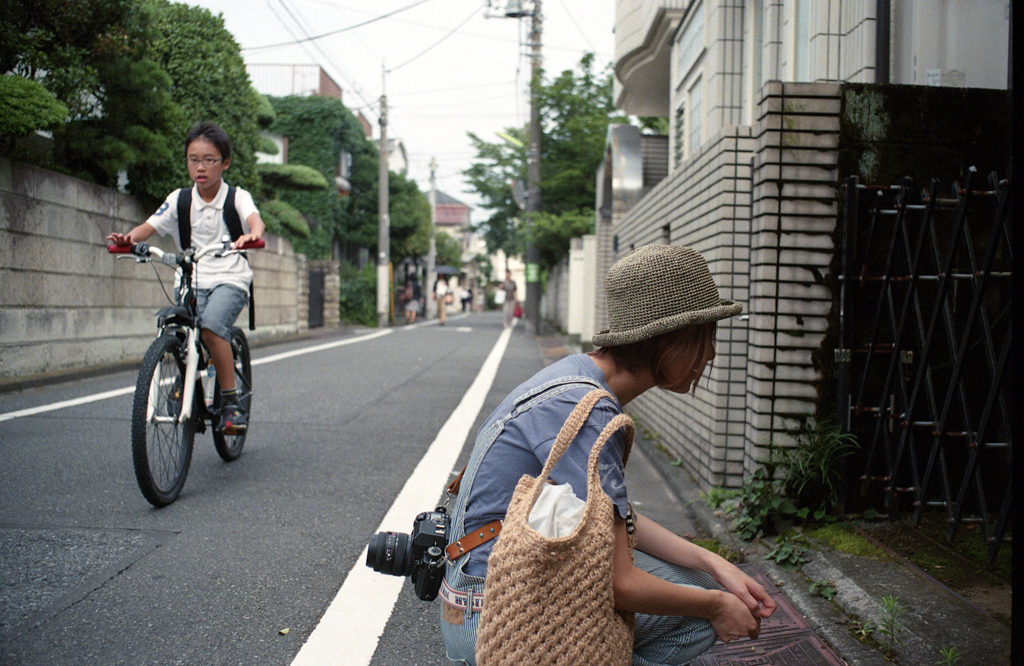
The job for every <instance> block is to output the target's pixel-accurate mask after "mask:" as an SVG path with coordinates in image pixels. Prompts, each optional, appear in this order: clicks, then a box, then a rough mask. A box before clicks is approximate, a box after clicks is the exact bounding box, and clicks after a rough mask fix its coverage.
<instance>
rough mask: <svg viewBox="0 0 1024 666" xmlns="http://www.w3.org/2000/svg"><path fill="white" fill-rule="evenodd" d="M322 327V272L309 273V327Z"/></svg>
mask: <svg viewBox="0 0 1024 666" xmlns="http://www.w3.org/2000/svg"><path fill="white" fill-rule="evenodd" d="M323 325H324V272H323V271H322V270H317V271H310V272H309V327H310V328H320V327H321V326H323Z"/></svg>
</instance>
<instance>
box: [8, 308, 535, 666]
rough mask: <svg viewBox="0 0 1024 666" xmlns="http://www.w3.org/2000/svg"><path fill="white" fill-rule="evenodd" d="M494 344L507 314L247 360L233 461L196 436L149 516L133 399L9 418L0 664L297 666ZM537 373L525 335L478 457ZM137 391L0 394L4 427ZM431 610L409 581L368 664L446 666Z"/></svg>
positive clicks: (96, 388)
mask: <svg viewBox="0 0 1024 666" xmlns="http://www.w3.org/2000/svg"><path fill="white" fill-rule="evenodd" d="M501 331H502V327H501V320H500V315H498V314H484V315H469V316H467V317H465V318H463V317H461V316H455V317H450V318H449V319H448V324H447V325H446V326H444V327H439V326H437V325H436V322H429V323H428V324H425V325H417V326H415V327H407V328H406V327H399V328H395V329H391V330H390V332H389V333H388V334H386V335H383V336H379V337H374V338H372V339H362V338H363V336H365V335H366V334H368V333H373V332H374V331H372V330H370V331H361V332H350V333H347V334H345V336H343V337H334V338H331V337H328V338H318V339H315V340H313V339H310V340H304V341H301V342H292V343H288V344H278V345H270V346H265V347H261V348H258V349H255V350H254V354H253V357H254V361H255V362H256V363H257V364H258V365H256V367H254V370H253V373H254V386H255V392H256V394H255V399H254V407H253V414H252V427H251V430H250V434H249V437H248V440H247V442H246V445H245V450H244V452H243V454H242V456H241V458H239V459H238V460H236V461H234V462H232V463H224V462H223V461H221V459H220V458H219V457H218V456H217V454H216V452H215V451H214V449H213V445H212V439H211V438H210V435H209V434H205V435H201V436H198V437H197V441H196V449H195V453H194V456H193V460H192V466H191V471H190V473H189V477H188V480H187V481H186V484H185V487H184V490H183V491H182V494H181V497H180V498H179V499H178V501H177V502H176V503H174V504H173V505H171V506H168V507H166V508H163V509H159V510H156V509H153V508H152V507H151V506H150V505H149V504H148V503H147V502H146V501H145V500H144V499H143V497H142V495H141V494H140V493H139V490H138V488H137V486H136V482H135V477H134V473H133V471H132V465H131V454H130V443H129V429H130V405H131V393H130V392H127V393H124V394H122V395H119V396H116V397H110V398H106V399H102V400H98V401H94V402H88V403H85V404H80V405H76V406H70V407H65V408H61V409H56V410H52V411H47V412H43V413H39V414H34V415H28V416H22V417H19V418H13V419H7V420H0V460H2V461H3V464H2V465H0V664H17V665H19V666H21V665H26V666H28V665H34V664H45V665H47V666H58V665H60V666H63V665H74V664H89V665H91V664H104V665H108V664H131V665H133V666H134V665H143V664H159V665H161V666H165V665H170V664H187V665H192V664H225V665H227V664H240V665H246V666H250V665H253V664H274V665H287V664H291V663H292V661H293V660H294V658H295V656H296V655H297V654H298V653H299V650H300V649H301V648H302V646H303V644H304V643H305V642H306V641H307V639H308V637H309V636H310V634H311V633H312V632H313V631H314V629H315V628H316V626H317V624H318V623H319V622H320V620H321V618H322V616H323V615H324V612H325V610H326V609H327V607H328V605H329V604H330V603H331V601H332V600H333V599H334V597H335V595H336V594H337V593H338V590H339V589H340V588H341V586H342V584H343V582H344V579H345V577H346V574H347V573H348V572H349V570H351V569H352V568H353V567H354V566H355V565H356V564H357V561H358V560H359V556H360V554H361V552H362V549H363V548H364V547H365V546H366V544H367V540H368V538H369V536H370V535H371V534H373V533H374V532H375V531H376V529H377V527H378V526H379V525H380V522H381V520H382V518H383V517H384V515H385V514H386V513H387V512H388V509H389V507H390V506H391V505H392V503H393V502H394V500H395V498H396V497H397V496H398V495H399V493H400V492H401V490H402V488H403V485H404V484H405V481H406V479H407V478H408V477H409V476H410V474H411V473H412V472H413V470H414V468H415V467H416V465H417V463H418V462H419V461H420V459H421V458H422V457H423V455H424V453H425V452H426V451H427V449H428V447H430V445H431V443H432V442H433V441H434V439H435V437H437V434H438V431H439V429H440V428H441V426H442V425H443V424H444V423H445V422H446V420H447V419H448V417H449V416H450V415H451V413H452V412H453V410H454V409H455V408H456V406H457V405H458V404H459V402H460V401H461V400H462V398H463V395H464V394H465V393H466V391H467V389H468V388H469V386H470V384H471V383H472V382H473V380H474V378H475V377H476V375H477V373H478V372H479V371H480V368H481V365H482V364H483V363H484V360H485V358H486V357H487V355H488V354H489V353H490V352H491V350H492V348H493V347H494V346H495V343H496V341H497V340H498V338H499V335H500V334H501ZM348 339H351V340H354V341H353V342H351V343H350V344H345V345H341V346H334V347H330V348H326V349H319V350H318V351H313V352H310V353H305V354H301V355H296V356H294V357H290V358H287V359H278V360H271V361H269V362H263V363H260V362H261V360H264V361H266V360H267V359H271V358H272V357H277V356H280V355H281V354H282V353H284V352H288V351H293V350H303V349H307V350H308V349H310V348H314V347H323V346H325V345H326V344H328V343H332V342H339V341H341V340H348ZM542 365H543V358H542V355H541V354H540V353H539V352H538V349H537V346H536V344H535V343H534V339H533V338H532V337H531V336H530V335H528V334H527V332H526V331H525V330H524V328H523V327H517V329H516V330H514V331H513V334H512V336H511V340H510V342H509V345H508V347H507V349H506V351H505V353H504V356H503V358H502V360H501V364H500V366H499V369H498V372H497V375H496V378H495V380H494V382H493V384H492V386H491V388H490V390H489V391H488V393H487V397H486V399H485V401H484V404H483V407H482V408H481V409H480V412H479V414H477V416H476V423H475V424H474V425H473V427H472V429H471V430H470V435H469V439H470V440H472V438H473V436H474V435H475V433H476V430H477V428H478V426H479V422H480V420H481V419H483V418H484V417H485V416H486V415H487V414H489V413H490V411H491V410H492V409H493V408H494V407H495V406H496V405H497V403H498V402H499V401H500V399H501V398H503V397H504V395H505V394H506V393H508V392H509V391H510V390H511V389H512V388H514V387H515V386H516V385H517V384H519V383H520V382H521V381H523V380H525V379H526V378H528V377H529V376H530V375H531V374H533V373H534V372H536V371H537V370H538V369H540V367H542ZM134 383H135V377H134V373H118V374H112V375H106V376H102V377H97V378H92V379H88V380H81V381H75V382H68V383H63V384H56V385H51V386H46V387H42V388H37V389H32V390H27V391H23V392H20V393H11V394H2V395H0V419H3V415H4V414H10V413H12V412H16V411H18V410H23V409H28V408H32V407H38V406H43V405H50V404H53V403H58V402H61V401H65V400H72V399H75V398H81V397H86V396H92V395H96V394H101V393H104V392H108V391H113V390H116V389H122V388H127V387H130V386H133V385H134ZM467 456H468V447H465V448H464V449H463V451H462V453H461V455H460V456H459V460H458V462H457V464H456V465H455V466H454V467H455V468H461V465H462V463H463V462H464V460H465V458H466V457H467ZM447 481H448V478H438V479H437V483H436V487H437V495H436V496H432V497H431V496H426V497H423V498H422V508H421V510H428V509H431V508H433V506H434V504H435V503H436V502H437V500H438V498H439V497H440V494H441V491H442V489H443V487H444V485H445V484H446V483H447ZM413 518H414V515H409V518H408V524H407V525H406V526H405V527H404V528H403V529H404V530H405V531H409V530H410V529H411V528H412V521H413ZM381 603H385V602H384V601H382V602H381ZM386 603H388V604H390V603H392V601H390V600H388V601H386ZM355 610H356V612H359V611H360V610H361V609H355ZM437 612H438V611H437V606H436V602H435V603H426V602H422V601H420V600H419V599H417V598H416V597H415V596H414V595H413V593H412V589H411V586H409V585H408V583H406V587H405V588H404V589H403V590H402V592H401V594H400V595H399V597H398V601H397V604H396V605H395V607H394V611H393V613H392V615H391V617H390V620H389V621H388V623H387V626H386V628H385V629H384V632H383V635H382V636H381V637H380V639H379V641H377V638H376V636H366V637H365V640H366V641H375V642H376V648H375V652H374V656H373V659H372V662H371V663H372V664H374V665H384V664H388V665H392V664H401V665H416V664H419V665H424V666H433V665H437V666H446V664H447V660H446V659H445V657H444V650H443V646H442V645H441V642H440V636H439V633H438V630H437ZM285 630H286V631H285ZM346 656H347V655H346V654H345V653H339V654H338V655H337V660H336V661H334V662H333V663H336V664H347V663H351V662H350V661H346Z"/></svg>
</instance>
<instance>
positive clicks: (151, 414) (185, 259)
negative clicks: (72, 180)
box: [107, 236, 266, 424]
mask: <svg viewBox="0 0 1024 666" xmlns="http://www.w3.org/2000/svg"><path fill="white" fill-rule="evenodd" d="M265 246H266V243H265V242H264V241H263V240H258V241H252V242H249V243H246V244H245V245H243V246H242V247H241V248H239V249H235V248H232V247H231V240H230V239H229V238H228V237H227V236H225V237H224V240H222V241H221V242H220V243H213V244H212V245H207V246H206V247H203V248H200V249H198V250H197V249H195V248H191V247H190V248H187V249H186V250H185V251H184V252H182V253H180V254H171V253H169V252H164V251H163V250H161V249H160V248H158V247H152V246H150V245H149V243H146V242H142V243H136V244H134V245H130V246H129V245H108V246H107V251H108V252H110V253H111V254H131V255H133V256H132V257H125V258H133V259H135V261H136V262H138V263H148V262H151V261H153V260H156V261H158V262H159V263H163V264H167V265H169V266H176V267H178V268H180V269H181V282H180V284H179V287H178V294H177V297H178V304H176V305H174V306H171V307H169V308H163V309H162V310H160V312H158V313H157V316H158V317H159V320H158V321H159V327H160V334H163V333H165V332H167V331H168V330H173V331H180V332H181V333H183V334H184V335H185V349H186V350H187V351H186V356H185V381H184V384H185V385H184V386H183V387H182V402H181V410H180V411H179V413H178V415H177V417H176V419H177V423H179V424H181V423H185V422H187V421H188V420H189V419H190V418H192V407H193V404H194V398H195V390H196V376H197V373H198V371H199V364H200V361H202V360H204V354H203V349H202V344H201V337H200V325H201V321H200V318H199V313H198V312H196V311H195V287H194V286H193V284H192V274H193V270H194V267H195V265H196V264H198V262H199V260H200V259H202V258H203V257H205V256H207V255H209V254H213V255H214V256H216V257H223V256H227V255H229V254H238V253H240V252H243V251H245V250H254V249H259V248H262V247H265ZM180 308H183V309H184V310H185V311H184V312H181V311H180ZM179 317H183V319H184V320H185V321H187V322H188V325H187V326H185V325H182V323H181V322H179V321H176V319H178V318H179ZM207 362H208V361H207ZM154 379H156V381H157V384H159V382H160V381H162V379H160V378H158V377H156V378H154ZM155 400H156V396H155V394H154V392H153V391H152V390H151V391H150V395H149V404H148V407H147V410H146V418H147V421H149V422H152V421H153V419H154V418H155V414H156V411H157V409H156V404H155V402H154V401H155Z"/></svg>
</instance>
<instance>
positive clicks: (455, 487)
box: [448, 463, 469, 497]
mask: <svg viewBox="0 0 1024 666" xmlns="http://www.w3.org/2000/svg"><path fill="white" fill-rule="evenodd" d="M466 465H467V466H468V465H469V463H466ZM465 473H466V468H465V467H463V468H462V471H461V472H459V475H458V476H457V477H455V479H454V480H453V481H452V482H451V483H449V484H448V494H449V495H451V496H452V497H455V496H456V495H458V494H459V485H460V484H461V483H462V475H463V474H465Z"/></svg>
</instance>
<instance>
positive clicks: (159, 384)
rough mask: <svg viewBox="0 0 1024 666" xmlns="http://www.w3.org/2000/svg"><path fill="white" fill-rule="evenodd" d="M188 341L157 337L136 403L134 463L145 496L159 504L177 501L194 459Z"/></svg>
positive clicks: (145, 363)
mask: <svg viewBox="0 0 1024 666" xmlns="http://www.w3.org/2000/svg"><path fill="white" fill-rule="evenodd" d="M185 356H186V352H185V345H184V343H183V342H182V341H181V339H180V338H178V337H177V336H175V335H163V336H161V337H159V338H157V339H156V340H155V341H154V342H153V344H152V345H150V347H149V351H147V352H146V357H145V359H143V361H142V369H141V370H140V371H139V380H138V382H137V383H136V384H135V402H134V404H133V406H132V462H133V463H134V465H135V478H136V480H137V481H138V482H139V489H140V490H141V491H142V495H143V496H144V497H145V498H146V499H147V500H149V502H150V504H152V505H153V506H156V507H161V506H167V505H168V504H170V503H172V502H173V501H174V500H176V499H178V494H179V493H180V492H181V488H182V486H184V485H185V477H186V476H188V468H189V465H190V464H191V462H192V445H193V442H194V440H195V419H196V413H195V410H194V409H193V410H192V415H191V416H190V417H189V418H188V419H186V420H184V421H182V420H181V419H180V418H179V416H180V414H181V407H182V397H183V394H184V392H185V391H184V388H185Z"/></svg>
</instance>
